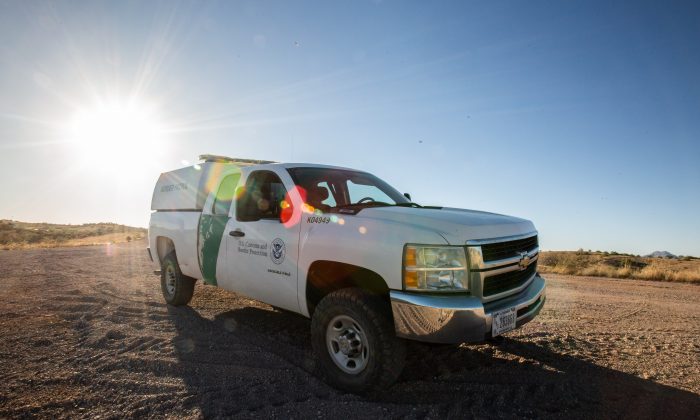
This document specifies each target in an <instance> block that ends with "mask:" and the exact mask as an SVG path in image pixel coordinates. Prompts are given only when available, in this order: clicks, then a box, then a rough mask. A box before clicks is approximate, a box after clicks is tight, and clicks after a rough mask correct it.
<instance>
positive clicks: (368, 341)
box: [311, 288, 406, 393]
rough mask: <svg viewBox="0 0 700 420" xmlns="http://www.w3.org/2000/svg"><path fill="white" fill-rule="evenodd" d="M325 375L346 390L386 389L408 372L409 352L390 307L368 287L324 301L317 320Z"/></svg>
mask: <svg viewBox="0 0 700 420" xmlns="http://www.w3.org/2000/svg"><path fill="white" fill-rule="evenodd" d="M311 339H312V345H313V348H314V352H315V353H316V357H317V358H318V361H319V368H320V369H319V374H320V375H321V376H322V377H323V378H324V379H325V380H326V382H328V383H329V384H331V385H333V386H335V387H336V388H339V389H342V390H344V391H349V392H355V393H369V392H376V391H379V390H382V389H386V388H387V387H388V386H390V385H391V384H393V383H394V382H395V381H396V379H397V378H398V377H399V375H400V374H401V370H402V369H403V365H404V361H405V357H406V348H405V344H404V342H403V340H401V339H399V338H397V337H396V335H395V333H394V324H393V322H392V318H391V312H390V308H389V306H388V304H387V303H386V302H385V301H383V300H382V299H381V298H380V297H379V296H377V295H373V294H371V293H368V292H365V291H364V290H362V289H356V288H349V289H342V290H338V291H335V292H333V293H330V294H329V295H327V296H326V297H324V298H323V299H322V300H321V302H319V304H318V306H317V307H316V310H315V312H314V315H313V319H312V321H311Z"/></svg>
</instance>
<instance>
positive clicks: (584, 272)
mask: <svg viewBox="0 0 700 420" xmlns="http://www.w3.org/2000/svg"><path fill="white" fill-rule="evenodd" d="M538 268H539V270H540V272H542V273H554V274H570V275H575V276H596V277H612V278H623V279H640V280H662V281H677V282H689V283H700V258H695V257H689V256H680V257H678V258H657V257H641V256H639V255H631V254H619V253H617V252H601V251H584V250H578V251H544V252H542V253H541V255H540V261H539V264H538Z"/></svg>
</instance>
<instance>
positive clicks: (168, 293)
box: [160, 252, 196, 306]
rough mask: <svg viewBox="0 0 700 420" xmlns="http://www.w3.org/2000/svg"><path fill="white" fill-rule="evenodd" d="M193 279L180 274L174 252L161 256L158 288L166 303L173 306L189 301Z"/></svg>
mask: <svg viewBox="0 0 700 420" xmlns="http://www.w3.org/2000/svg"><path fill="white" fill-rule="evenodd" d="M195 281H196V280H195V279H193V278H192V277H188V276H186V275H184V274H182V271H180V266H179V265H178V264H177V257H176V256H175V253H174V252H171V253H170V254H168V255H166V256H165V258H163V263H162V264H161V269H160V288H161V291H162V292H163V297H164V298H165V301H166V302H167V303H169V304H171V305H174V306H180V305H187V304H188V303H190V300H191V299H192V294H193V293H194V283H195Z"/></svg>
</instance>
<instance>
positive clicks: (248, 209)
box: [236, 171, 287, 222]
mask: <svg viewBox="0 0 700 420" xmlns="http://www.w3.org/2000/svg"><path fill="white" fill-rule="evenodd" d="M286 194H287V189H286V188H284V184H282V180H281V179H280V178H279V177H278V176H277V174H276V173H274V172H270V171H256V172H253V173H251V174H250V175H249V176H248V179H247V180H246V183H245V187H244V189H243V191H242V195H241V198H240V199H239V200H237V201H236V219H237V220H239V221H241V222H250V221H255V220H260V219H277V220H279V219H280V214H281V210H282V206H281V203H282V201H283V200H284V198H285V195H286Z"/></svg>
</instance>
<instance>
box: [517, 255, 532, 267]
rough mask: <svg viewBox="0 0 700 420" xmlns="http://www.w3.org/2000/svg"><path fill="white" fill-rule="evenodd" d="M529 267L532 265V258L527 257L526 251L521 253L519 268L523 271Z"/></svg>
mask: <svg viewBox="0 0 700 420" xmlns="http://www.w3.org/2000/svg"><path fill="white" fill-rule="evenodd" d="M528 265H530V256H529V255H527V252H525V251H522V252H520V261H518V266H519V267H520V269H521V270H524V269H526V268H527V266H528Z"/></svg>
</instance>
